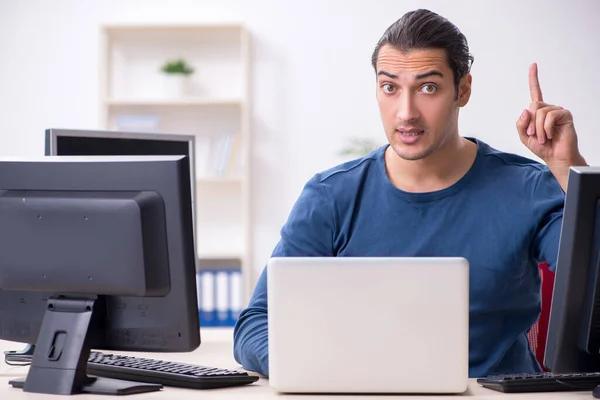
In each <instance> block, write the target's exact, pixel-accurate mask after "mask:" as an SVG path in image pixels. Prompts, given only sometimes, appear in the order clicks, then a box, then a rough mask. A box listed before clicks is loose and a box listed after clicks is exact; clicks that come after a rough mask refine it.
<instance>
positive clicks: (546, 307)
mask: <svg viewBox="0 0 600 400" xmlns="http://www.w3.org/2000/svg"><path fill="white" fill-rule="evenodd" d="M539 271H540V278H541V280H542V293H541V296H542V311H541V314H540V317H539V319H538V321H537V322H536V323H535V324H534V325H533V326H532V327H531V329H530V330H529V332H528V335H527V336H528V338H529V345H530V346H531V350H533V353H534V354H535V358H536V359H537V361H538V362H539V363H540V365H541V366H542V369H543V370H544V371H547V370H546V368H544V349H545V348H546V337H547V334H548V320H549V318H550V304H551V303H552V290H553V289H554V272H552V271H550V270H549V269H548V264H547V263H541V264H540V265H539Z"/></svg>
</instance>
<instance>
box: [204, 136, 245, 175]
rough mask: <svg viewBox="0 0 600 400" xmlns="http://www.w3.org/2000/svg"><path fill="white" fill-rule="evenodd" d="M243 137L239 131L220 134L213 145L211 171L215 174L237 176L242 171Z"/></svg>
mask: <svg viewBox="0 0 600 400" xmlns="http://www.w3.org/2000/svg"><path fill="white" fill-rule="evenodd" d="M240 141H241V138H240V134H239V133H226V134H223V135H220V136H219V137H218V138H217V139H216V140H215V141H214V143H213V145H212V149H211V150H212V151H211V153H212V154H211V158H212V162H211V165H210V168H209V173H210V174H211V175H213V176H237V175H239V174H240V173H241V170H242V165H241V143H240Z"/></svg>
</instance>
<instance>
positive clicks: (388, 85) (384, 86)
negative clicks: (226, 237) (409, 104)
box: [381, 83, 396, 93]
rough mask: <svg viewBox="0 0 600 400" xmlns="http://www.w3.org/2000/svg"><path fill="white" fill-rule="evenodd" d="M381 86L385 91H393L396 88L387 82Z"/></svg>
mask: <svg viewBox="0 0 600 400" xmlns="http://www.w3.org/2000/svg"><path fill="white" fill-rule="evenodd" d="M381 88H382V89H383V91H384V92H385V93H394V91H395V90H396V88H395V87H394V85H390V84H389V83H384V84H383V85H382V86H381Z"/></svg>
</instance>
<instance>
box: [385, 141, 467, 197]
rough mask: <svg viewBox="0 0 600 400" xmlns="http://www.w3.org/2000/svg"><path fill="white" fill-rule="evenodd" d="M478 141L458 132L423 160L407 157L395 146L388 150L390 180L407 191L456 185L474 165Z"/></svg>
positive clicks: (386, 154)
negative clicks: (468, 138) (475, 141)
mask: <svg viewBox="0 0 600 400" xmlns="http://www.w3.org/2000/svg"><path fill="white" fill-rule="evenodd" d="M476 154H477V145H476V144H475V143H473V142H471V141H470V140H467V139H464V138H462V137H460V136H458V135H456V136H455V137H454V138H452V139H450V140H449V141H447V142H446V143H444V145H443V146H442V147H440V148H439V149H437V150H436V151H435V152H434V153H433V154H431V155H429V156H428V157H426V158H425V159H422V160H414V161H409V160H404V159H402V158H401V157H399V156H398V155H397V154H396V152H394V150H393V149H392V148H391V147H388V148H387V150H386V153H385V165H386V170H387V174H388V177H389V179H390V182H392V184H393V185H394V186H396V187H397V188H398V189H401V190H403V191H406V192H415V193H423V192H434V191H438V190H443V189H445V188H447V187H449V186H452V185H453V184H455V183H456V182H458V180H460V178H462V177H463V176H464V175H465V174H466V173H467V172H468V171H469V169H470V168H471V166H472V165H473V162H474V161H475V156H476Z"/></svg>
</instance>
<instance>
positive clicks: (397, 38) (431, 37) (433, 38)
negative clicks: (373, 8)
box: [371, 9, 474, 95]
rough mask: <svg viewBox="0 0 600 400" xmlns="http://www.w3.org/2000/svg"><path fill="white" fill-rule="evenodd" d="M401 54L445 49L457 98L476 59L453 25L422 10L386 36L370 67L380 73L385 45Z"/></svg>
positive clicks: (403, 17)
mask: <svg viewBox="0 0 600 400" xmlns="http://www.w3.org/2000/svg"><path fill="white" fill-rule="evenodd" d="M386 44H387V45H390V46H393V47H394V48H396V49H398V50H400V51H402V52H409V51H410V50H422V49H444V50H445V51H446V56H447V57H448V65H449V66H450V69H451V70H452V73H453V74H454V86H455V88H456V92H457V95H458V84H459V82H460V78H462V77H463V76H464V75H465V74H466V73H467V72H469V71H470V69H471V65H472V64H473V61H474V58H473V56H472V55H471V54H470V53H469V45H468V43H467V38H466V37H465V35H463V34H462V32H461V31H460V30H459V29H458V28H457V27H456V25H454V24H453V23H452V22H450V21H448V20H447V19H446V18H444V17H442V16H441V15H438V14H436V13H434V12H432V11H429V10H424V9H419V10H415V11H410V12H408V13H406V14H404V15H403V16H402V17H401V18H400V19H399V20H397V21H396V22H394V23H393V24H392V25H390V27H389V28H387V30H386V31H385V32H384V34H383V36H382V37H381V39H379V42H377V46H376V47H375V51H374V52H373V56H372V57H371V63H372V64H373V68H375V70H377V56H378V55H379V50H380V49H381V47H382V46H384V45H386Z"/></svg>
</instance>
